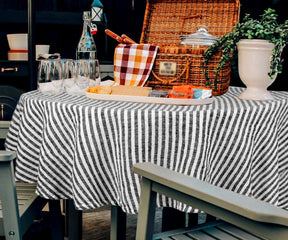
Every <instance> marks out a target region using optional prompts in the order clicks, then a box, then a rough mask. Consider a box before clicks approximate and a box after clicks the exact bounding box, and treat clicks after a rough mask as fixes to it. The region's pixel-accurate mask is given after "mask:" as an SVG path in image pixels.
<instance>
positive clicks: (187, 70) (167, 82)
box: [152, 61, 191, 85]
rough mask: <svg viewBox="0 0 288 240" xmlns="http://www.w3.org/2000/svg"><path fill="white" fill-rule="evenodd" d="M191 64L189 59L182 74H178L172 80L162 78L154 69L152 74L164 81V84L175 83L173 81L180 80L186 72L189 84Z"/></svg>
mask: <svg viewBox="0 0 288 240" xmlns="http://www.w3.org/2000/svg"><path fill="white" fill-rule="evenodd" d="M190 65H191V62H190V61H187V63H186V65H185V67H184V69H183V71H182V72H181V74H180V75H179V76H177V77H176V78H173V79H171V80H166V79H162V78H160V77H158V76H157V75H156V73H155V72H154V71H153V70H152V74H153V76H154V77H155V78H156V79H157V80H158V81H160V82H162V84H163V85H168V84H170V83H173V82H176V81H177V80H179V79H180V78H181V77H182V76H183V75H184V74H185V72H186V84H188V79H189V69H190Z"/></svg>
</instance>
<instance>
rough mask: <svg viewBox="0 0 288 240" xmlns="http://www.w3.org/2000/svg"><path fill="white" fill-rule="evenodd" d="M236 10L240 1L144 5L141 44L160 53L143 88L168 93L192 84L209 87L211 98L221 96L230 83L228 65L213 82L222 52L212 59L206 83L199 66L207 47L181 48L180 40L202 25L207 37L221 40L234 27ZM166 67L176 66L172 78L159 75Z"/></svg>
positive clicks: (161, 0) (169, 0) (171, 0)
mask: <svg viewBox="0 0 288 240" xmlns="http://www.w3.org/2000/svg"><path fill="white" fill-rule="evenodd" d="M239 9H240V3H239V0H149V1H147V6H146V11H145V18H144V24H143V29H142V35H141V40H140V43H149V44H153V45H157V46H159V47H160V50H159V52H158V54H157V58H156V61H155V64H154V67H153V71H152V73H151V75H150V77H149V80H148V81H147V84H146V86H149V87H152V88H153V89H170V88H172V86H174V85H183V84H193V85H196V86H210V87H211V88H212V89H213V95H214V96H215V95H221V94H224V93H225V92H226V91H227V90H228V86H229V83H230V73H231V61H230V62H228V63H227V64H226V65H225V66H224V67H223V69H222V71H221V72H220V76H219V77H218V78H217V79H216V74H215V71H216V67H217V65H218V62H219V59H220V56H221V52H220V53H218V54H217V55H215V56H214V57H213V58H212V59H211V61H210V62H209V66H208V73H209V78H210V80H211V81H210V82H209V81H207V80H206V78H205V76H204V73H203V70H202V66H201V63H202V62H203V60H204V57H203V54H204V52H205V50H206V49H207V47H200V48H192V47H187V46H183V45H180V42H181V39H180V36H182V35H188V34H191V33H195V32H196V31H197V29H198V28H199V26H201V25H205V26H206V27H207V28H208V30H209V33H210V34H212V35H214V36H217V37H221V36H223V35H224V34H225V33H228V32H230V31H231V30H232V27H233V26H234V25H235V24H236V23H237V21H238V18H239ZM167 63H168V64H170V65H174V66H175V64H176V73H174V75H165V74H167V72H166V73H164V75H163V73H160V64H164V65H165V64H167ZM171 63H172V64H171ZM172 72H173V71H172ZM168 73H169V71H168Z"/></svg>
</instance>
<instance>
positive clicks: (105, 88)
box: [87, 86, 112, 94]
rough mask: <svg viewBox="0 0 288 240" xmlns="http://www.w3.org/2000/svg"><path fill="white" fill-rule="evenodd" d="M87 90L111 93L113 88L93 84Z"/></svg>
mask: <svg viewBox="0 0 288 240" xmlns="http://www.w3.org/2000/svg"><path fill="white" fill-rule="evenodd" d="M87 92H90V93H98V94H111V92H112V88H111V87H110V86H93V87H90V88H88V89H87Z"/></svg>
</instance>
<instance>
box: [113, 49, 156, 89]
mask: <svg viewBox="0 0 288 240" xmlns="http://www.w3.org/2000/svg"><path fill="white" fill-rule="evenodd" d="M158 48H159V47H158V46H153V45H149V44H119V45H118V46H117V47H116V49H115V54H114V80H115V82H116V83H118V84H120V85H126V86H138V87H141V86H143V85H144V84H145V82H146V81H147V79H148V77H149V75H150V72H151V70H152V68H153V64H154V61H155V58H156V54H157V51H158Z"/></svg>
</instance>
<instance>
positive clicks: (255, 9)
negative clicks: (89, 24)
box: [0, 0, 288, 90]
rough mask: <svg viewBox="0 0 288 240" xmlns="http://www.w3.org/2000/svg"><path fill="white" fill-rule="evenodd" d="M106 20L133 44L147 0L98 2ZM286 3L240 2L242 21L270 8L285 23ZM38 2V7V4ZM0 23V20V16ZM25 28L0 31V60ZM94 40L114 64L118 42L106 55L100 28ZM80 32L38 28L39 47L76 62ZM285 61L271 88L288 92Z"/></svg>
mask: <svg viewBox="0 0 288 240" xmlns="http://www.w3.org/2000/svg"><path fill="white" fill-rule="evenodd" d="M35 1H36V6H37V9H38V11H71V12H79V13H80V12H82V11H84V10H89V8H90V5H91V2H92V0H35ZM101 1H102V3H103V5H104V9H105V12H106V15H107V18H108V28H109V29H111V30H112V31H114V32H115V33H117V34H120V35H121V34H122V33H125V34H127V35H128V36H130V37H131V38H133V39H134V40H136V41H139V39H140V35H141V31H142V23H143V17H144V11H145V5H146V0H101ZM286 1H287V0H242V1H241V5H242V6H241V18H242V17H243V16H244V14H245V13H247V12H249V13H251V16H252V17H258V16H259V14H262V13H263V10H264V9H266V8H268V7H272V8H275V9H276V10H277V12H278V14H279V15H280V21H284V20H285V19H287V17H286V16H287V12H288V7H287V6H286V4H285V3H284V2H286ZM40 2H41V4H40ZM26 8H27V0H1V1H0V9H2V10H3V9H18V10H19V9H26ZM0 20H1V16H0ZM26 29H27V25H26V24H16V25H15V24H5V25H3V24H2V26H1V27H0V33H1V34H0V46H1V48H0V59H5V58H7V51H8V44H7V39H6V34H5V33H11V32H25V31H26ZM99 30H100V31H99V33H98V34H97V35H96V37H95V40H96V44H97V47H98V52H99V59H100V60H102V61H103V60H105V61H113V53H114V48H115V46H116V45H117V42H116V41H115V40H113V39H111V38H108V54H107V55H106V54H105V51H104V44H105V34H104V28H103V27H102V28H101V27H100V28H99ZM81 31H82V23H81V21H79V24H76V25H75V24H74V25H61V24H56V25H55V24H41V25H39V24H37V37H36V42H37V43H38V44H51V52H59V53H61V55H62V57H66V58H75V49H76V47H77V43H78V41H79V38H80V35H81ZM283 56H284V57H286V58H288V52H287V49H284V54H283ZM287 63H288V60H287V61H285V62H284V72H283V74H282V75H280V76H279V77H278V78H277V81H276V82H275V83H274V84H273V86H272V88H273V89H277V90H288V87H287V86H286V85H287V84H286V81H287V80H286V78H287V77H288V72H287V71H288V66H287ZM232 84H233V85H241V82H240V80H239V78H238V77H237V73H235V74H234V75H233V79H232Z"/></svg>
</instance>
